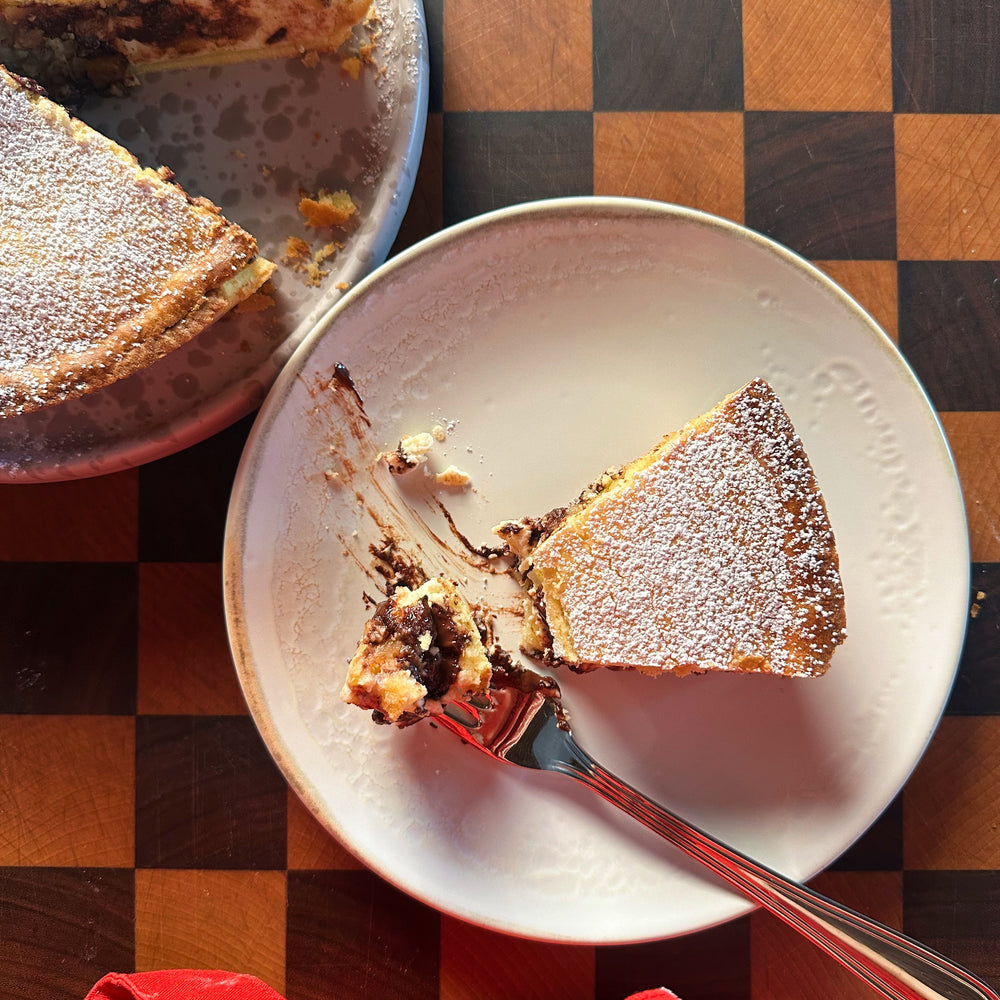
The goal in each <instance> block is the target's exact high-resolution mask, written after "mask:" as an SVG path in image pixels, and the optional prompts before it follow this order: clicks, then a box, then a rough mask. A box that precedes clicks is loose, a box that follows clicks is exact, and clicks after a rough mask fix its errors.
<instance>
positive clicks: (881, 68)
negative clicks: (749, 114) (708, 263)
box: [743, 0, 892, 111]
mask: <svg viewBox="0 0 1000 1000" xmlns="http://www.w3.org/2000/svg"><path fill="white" fill-rule="evenodd" d="M890 22H891V16H890V3H889V0H805V2H801V0H800V2H796V3H788V0H743V74H744V75H743V87H744V106H745V107H746V108H747V109H748V110H765V111H891V110H892V35H891V23H890Z"/></svg>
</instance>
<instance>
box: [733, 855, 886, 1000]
mask: <svg viewBox="0 0 1000 1000" xmlns="http://www.w3.org/2000/svg"><path fill="white" fill-rule="evenodd" d="M810 885H811V886H812V887H813V888H815V889H817V890H818V891H819V892H821V893H822V894H823V895H825V896H829V897H830V898H832V899H836V900H838V901H839V902H843V903H846V904H847V905H848V906H851V907H852V908H854V909H856V910H859V911H860V912H862V913H865V914H867V915H869V916H872V917H874V918H875V919H876V920H880V921H881V922H882V923H884V924H888V925H889V926H890V927H895V928H900V927H901V926H902V919H903V884H902V876H901V874H900V873H899V872H824V873H823V874H822V875H819V876H817V877H816V878H815V879H813V880H812V882H811V883H810ZM750 934H751V948H752V959H751V970H752V992H751V995H752V997H753V1000H789V998H791V997H795V998H796V1000H821V998H822V1000H832V998H834V997H836V1000H871V997H872V991H871V987H869V986H866V985H865V984H864V983H863V982H862V981H861V980H860V979H858V978H857V976H855V975H854V974H853V973H852V972H849V971H848V970H847V969H845V968H844V967H843V966H842V965H840V963H838V962H836V961H834V960H833V959H832V958H830V957H828V956H827V955H825V954H823V953H822V952H821V951H820V950H819V949H818V948H817V947H816V946H815V945H813V944H810V943H809V942H808V941H806V939H805V938H804V937H802V935H801V934H799V933H798V932H797V931H794V930H792V929H791V928H790V927H787V926H786V925H785V924H784V923H783V922H782V921H780V920H779V919H778V918H777V917H773V916H771V915H770V914H769V913H765V912H764V911H760V910H759V911H757V912H755V913H754V914H753V916H752V918H751V924H750Z"/></svg>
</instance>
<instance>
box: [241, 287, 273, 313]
mask: <svg viewBox="0 0 1000 1000" xmlns="http://www.w3.org/2000/svg"><path fill="white" fill-rule="evenodd" d="M273 306H274V286H273V285H272V284H271V282H267V284H265V285H262V286H261V287H260V288H258V289H257V291H256V292H254V293H253V295H251V296H250V297H249V298H246V299H244V300H243V301H242V302H240V303H239V305H237V306H236V308H235V309H234V310H233V312H234V313H255V312H264V311H265V310H266V309H271V308H272V307H273Z"/></svg>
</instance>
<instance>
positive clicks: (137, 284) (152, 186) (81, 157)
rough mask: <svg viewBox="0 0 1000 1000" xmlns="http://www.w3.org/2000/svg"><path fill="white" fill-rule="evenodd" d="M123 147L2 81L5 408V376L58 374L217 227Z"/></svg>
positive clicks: (0, 320) (149, 296) (0, 339)
mask: <svg viewBox="0 0 1000 1000" xmlns="http://www.w3.org/2000/svg"><path fill="white" fill-rule="evenodd" d="M116 149H117V148H116V147H115V146H114V144H113V143H111V142H110V141H108V140H105V139H104V138H103V137H101V136H100V135H99V134H97V133H94V132H92V131H90V130H87V129H84V128H83V127H82V126H80V125H79V123H75V122H74V121H73V119H71V118H69V116H67V115H66V114H65V113H64V112H62V110H61V109H59V108H58V107H57V106H55V105H51V104H49V103H47V102H46V103H44V104H42V105H41V107H38V106H36V104H35V101H33V99H32V98H31V97H29V95H28V94H27V93H25V92H24V91H23V90H20V89H18V88H16V87H15V86H13V85H11V84H10V83H9V78H7V77H6V76H5V75H3V76H0V192H2V194H3V196H2V199H0V301H2V302H3V303H4V308H3V310H2V311H0V406H4V407H5V406H8V405H10V403H11V402H12V400H11V399H10V398H4V395H7V396H8V397H9V396H10V394H11V393H12V391H13V390H12V388H11V387H8V386H7V385H6V384H5V382H6V380H5V379H4V377H3V376H4V373H5V372H7V373H10V374H11V375H15V374H20V373H21V372H22V370H23V369H24V368H25V367H29V368H30V367H32V366H36V365H39V364H42V365H46V366H47V367H51V368H52V369H53V371H57V370H58V369H59V365H58V363H57V362H56V361H55V360H54V359H56V358H57V357H58V356H59V355H61V354H69V355H79V354H81V353H82V352H85V351H87V350H89V349H91V348H92V347H93V346H94V345H96V344H100V343H101V342H102V341H103V340H104V339H105V338H107V337H108V336H109V334H111V333H113V332H114V331H116V330H117V329H118V328H119V327H120V326H121V325H122V324H127V323H128V322H129V320H130V319H132V318H134V317H137V316H138V315H139V313H140V312H141V311H142V310H143V309H144V308H145V307H147V306H148V305H149V304H150V303H151V302H152V301H154V300H155V299H156V297H157V295H158V294H159V290H161V289H162V288H163V286H164V284H165V283H166V282H168V281H169V279H170V278H171V277H172V276H174V275H176V274H177V272H178V271H181V270H183V269H185V268H189V267H191V266H193V265H194V264H195V262H196V261H197V260H198V259H199V258H200V255H199V254H198V253H197V249H198V248H199V247H203V246H204V240H205V238H206V237H207V236H209V235H210V234H211V232H212V230H213V228H214V227H216V226H218V225H219V221H218V219H217V217H215V216H213V215H210V214H208V213H203V212H198V213H195V212H193V211H192V208H191V205H190V203H189V202H188V200H187V198H186V196H185V195H184V193H183V192H182V191H181V190H180V189H179V188H176V187H174V186H172V185H164V184H160V183H157V182H156V180H155V178H154V177H153V176H152V175H148V174H147V175H145V176H144V177H142V176H140V173H141V172H140V168H139V167H138V165H137V164H135V163H134V162H130V160H129V159H128V158H125V157H123V156H122V155H121V151H120V149H118V150H117V153H116ZM179 291H180V290H178V291H176V292H175V293H174V294H179ZM126 329H127V327H126ZM135 332H136V334H137V336H138V334H139V333H140V332H141V331H140V330H139V329H138V327H137V329H136V331H135Z"/></svg>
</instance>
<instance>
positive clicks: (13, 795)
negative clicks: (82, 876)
mask: <svg viewBox="0 0 1000 1000" xmlns="http://www.w3.org/2000/svg"><path fill="white" fill-rule="evenodd" d="M0 731H2V732H3V738H2V739H0V775H2V776H3V780H2V782H0V865H36V866H44V867H59V866H66V867H81V866H95V867H102V866H103V867H110V868H115V867H119V868H121V867H131V866H132V865H133V864H134V863H135V792H134V788H135V723H134V721H133V719H132V717H131V716H128V717H111V716H86V715H84V716H55V715H38V716H28V715H7V716H3V717H0Z"/></svg>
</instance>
